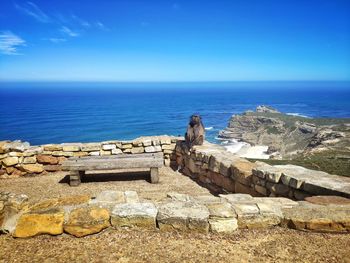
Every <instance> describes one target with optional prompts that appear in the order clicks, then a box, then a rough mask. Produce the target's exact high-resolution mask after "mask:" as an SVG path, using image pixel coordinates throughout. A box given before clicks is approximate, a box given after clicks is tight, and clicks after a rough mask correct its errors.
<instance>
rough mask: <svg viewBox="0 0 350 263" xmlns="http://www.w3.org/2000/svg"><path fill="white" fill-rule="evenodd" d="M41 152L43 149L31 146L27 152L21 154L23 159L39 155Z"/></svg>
mask: <svg viewBox="0 0 350 263" xmlns="http://www.w3.org/2000/svg"><path fill="white" fill-rule="evenodd" d="M42 152H43V147H40V146H31V147H29V149H28V150H26V151H24V152H23V156H24V157H29V156H34V155H37V154H41V153H42Z"/></svg>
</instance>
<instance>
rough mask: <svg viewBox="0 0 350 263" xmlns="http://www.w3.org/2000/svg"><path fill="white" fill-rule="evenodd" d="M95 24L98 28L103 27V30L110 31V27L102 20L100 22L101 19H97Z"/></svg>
mask: <svg viewBox="0 0 350 263" xmlns="http://www.w3.org/2000/svg"><path fill="white" fill-rule="evenodd" d="M95 25H96V27H97V28H98V29H101V30H104V31H109V29H108V28H107V27H106V26H105V25H104V24H103V23H102V22H100V21H97V22H96V23H95Z"/></svg>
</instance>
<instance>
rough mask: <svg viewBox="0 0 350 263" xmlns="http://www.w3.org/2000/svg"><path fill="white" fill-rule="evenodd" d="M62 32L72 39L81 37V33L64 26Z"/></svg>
mask: <svg viewBox="0 0 350 263" xmlns="http://www.w3.org/2000/svg"><path fill="white" fill-rule="evenodd" d="M60 31H61V32H62V33H64V34H66V35H68V36H70V37H77V36H79V33H77V32H75V31H73V30H71V29H70V28H68V27H66V26H62V27H61V29H60Z"/></svg>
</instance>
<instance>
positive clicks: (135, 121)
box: [0, 82, 350, 145]
mask: <svg viewBox="0 0 350 263" xmlns="http://www.w3.org/2000/svg"><path fill="white" fill-rule="evenodd" d="M261 104H265V105H270V106H272V107H275V108H277V109H278V110H280V111H281V112H284V113H289V114H295V115H303V116H307V117H350V83H349V82H193V83H81V82H60V83H52V82H51V83H43V82H42V83H34V82H30V83H24V82H22V83H20V82H6V83H4V82H2V83H0V125H1V126H0V140H22V141H28V142H30V144H32V145H39V144H46V143H63V142H99V141H107V140H129V139H134V138H137V137H139V136H148V135H163V134H167V135H175V136H177V135H183V134H184V133H185V131H186V126H187V123H188V119H189V117H190V116H191V114H193V113H198V114H200V115H201V116H202V119H203V123H204V125H205V127H206V133H207V139H208V140H209V141H211V142H214V143H219V142H220V141H218V140H217V139H216V137H217V135H218V132H219V131H220V130H221V129H223V128H225V127H226V126H227V123H228V121H229V119H230V117H231V116H232V115H233V114H239V113H242V112H244V111H246V110H252V109H255V108H256V106H258V105H261Z"/></svg>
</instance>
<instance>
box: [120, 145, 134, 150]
mask: <svg viewBox="0 0 350 263" xmlns="http://www.w3.org/2000/svg"><path fill="white" fill-rule="evenodd" d="M131 148H132V143H125V144H124V143H123V144H122V145H121V149H122V150H126V149H131Z"/></svg>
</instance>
